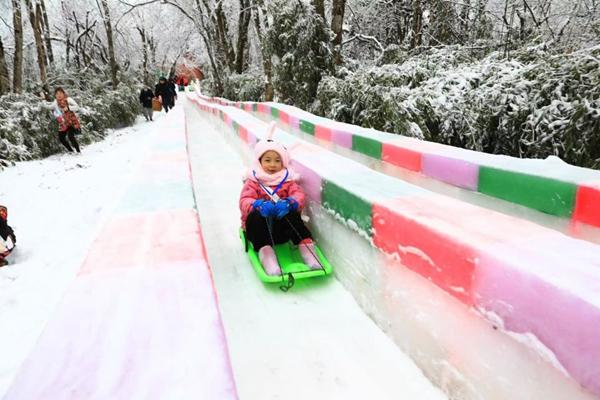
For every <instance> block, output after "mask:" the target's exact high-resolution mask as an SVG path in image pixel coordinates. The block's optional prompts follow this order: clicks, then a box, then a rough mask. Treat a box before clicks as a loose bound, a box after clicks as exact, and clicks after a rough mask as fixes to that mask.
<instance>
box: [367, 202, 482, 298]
mask: <svg viewBox="0 0 600 400" xmlns="http://www.w3.org/2000/svg"><path fill="white" fill-rule="evenodd" d="M373 230H374V235H373V242H374V244H375V246H377V247H378V248H380V249H381V250H383V251H385V252H386V253H389V254H398V255H399V256H400V261H401V262H402V264H403V265H405V266H406V267H407V268H409V269H411V270H413V271H415V272H417V273H418V274H420V275H421V276H423V277H424V278H426V279H428V280H430V281H432V282H433V283H435V284H436V285H437V286H439V287H440V288H442V289H443V290H445V291H446V292H448V293H450V294H451V295H452V296H454V297H456V298H457V299H459V300H460V301H462V302H463V303H465V304H467V305H473V296H472V286H473V274H474V270H475V260H476V256H475V254H476V253H475V251H474V250H473V249H471V248H469V247H467V246H465V245H463V244H461V243H458V242H457V241H456V240H453V238H452V237H450V236H449V235H445V234H443V233H441V232H436V231H434V230H433V229H432V228H431V227H430V226H427V225H425V224H423V223H421V222H419V221H415V220H412V219H409V218H407V217H406V216H404V215H400V214H398V213H396V212H394V211H392V210H390V209H388V208H386V207H383V206H380V205H377V204H373Z"/></svg>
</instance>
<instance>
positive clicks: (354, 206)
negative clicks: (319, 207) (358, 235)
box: [321, 180, 372, 236]
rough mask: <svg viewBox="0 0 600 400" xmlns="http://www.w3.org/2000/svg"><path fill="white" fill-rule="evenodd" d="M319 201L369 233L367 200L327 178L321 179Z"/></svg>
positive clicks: (370, 220) (370, 219) (370, 225)
mask: <svg viewBox="0 0 600 400" xmlns="http://www.w3.org/2000/svg"><path fill="white" fill-rule="evenodd" d="M321 201H322V204H323V206H324V207H325V208H329V209H331V210H333V211H335V212H337V213H339V214H340V215H341V216H342V217H343V218H344V219H346V220H352V221H354V222H356V224H357V225H358V227H359V228H360V229H362V230H364V231H365V232H367V233H368V234H369V236H370V235H371V227H372V217H371V209H372V206H371V204H370V203H369V202H367V201H365V200H363V199H361V198H360V197H358V196H356V195H354V194H352V193H350V192H348V191H347V190H345V189H343V188H341V187H340V186H338V185H336V184H335V183H332V182H329V181H327V180H323V192H322V194H321Z"/></svg>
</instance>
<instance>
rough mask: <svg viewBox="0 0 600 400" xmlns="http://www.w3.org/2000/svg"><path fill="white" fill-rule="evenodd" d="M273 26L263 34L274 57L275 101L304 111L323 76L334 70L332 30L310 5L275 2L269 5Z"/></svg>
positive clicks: (284, 0) (269, 51)
mask: <svg viewBox="0 0 600 400" xmlns="http://www.w3.org/2000/svg"><path fill="white" fill-rule="evenodd" d="M269 12H270V14H271V15H272V16H273V23H272V24H271V26H270V27H269V30H268V31H267V32H266V37H267V43H266V49H267V52H268V53H269V54H271V55H273V56H274V57H273V72H274V81H273V85H274V88H275V92H276V96H277V101H279V102H281V103H287V104H294V105H296V106H298V107H301V108H304V109H306V108H307V107H308V106H309V104H310V103H312V101H313V100H314V98H315V97H316V94H317V87H318V85H319V81H320V80H321V77H322V76H323V75H326V74H329V73H331V72H332V71H333V57H332V54H331V51H330V49H329V39H330V36H329V35H330V33H331V31H330V30H329V28H328V27H327V25H326V24H325V21H323V19H322V18H321V17H319V16H318V15H317V13H316V12H315V10H314V7H313V5H312V4H311V3H308V2H302V1H287V0H277V1H274V2H272V3H271V4H270V7H269Z"/></svg>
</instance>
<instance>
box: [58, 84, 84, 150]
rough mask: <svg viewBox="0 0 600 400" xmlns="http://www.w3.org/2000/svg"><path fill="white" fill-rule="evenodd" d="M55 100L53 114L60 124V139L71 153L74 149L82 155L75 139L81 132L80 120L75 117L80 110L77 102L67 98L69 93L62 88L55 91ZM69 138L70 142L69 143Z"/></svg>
mask: <svg viewBox="0 0 600 400" xmlns="http://www.w3.org/2000/svg"><path fill="white" fill-rule="evenodd" d="M54 98H55V100H54V102H53V103H52V113H53V114H54V117H56V121H57V122H58V139H59V140H60V142H61V143H62V145H63V146H65V148H66V149H67V151H69V152H70V153H72V152H73V149H75V151H77V153H81V150H79V143H77V139H75V134H77V133H80V132H81V127H80V125H79V119H77V115H75V111H78V110H79V106H78V105H77V103H76V102H75V100H73V99H72V98H70V97H68V96H67V93H66V92H65V90H64V89H63V88H61V87H57V88H56V89H55V90H54ZM67 137H68V138H69V141H67ZM69 142H70V143H69Z"/></svg>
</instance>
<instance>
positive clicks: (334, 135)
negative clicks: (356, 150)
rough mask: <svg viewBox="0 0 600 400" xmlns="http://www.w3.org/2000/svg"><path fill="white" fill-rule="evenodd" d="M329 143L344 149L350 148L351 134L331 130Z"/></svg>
mask: <svg viewBox="0 0 600 400" xmlns="http://www.w3.org/2000/svg"><path fill="white" fill-rule="evenodd" d="M331 141H332V142H333V143H335V144H337V145H338V146H342V147H345V148H347V149H351V148H352V134H351V133H350V132H344V131H338V130H336V129H332V130H331Z"/></svg>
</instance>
